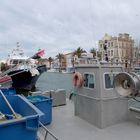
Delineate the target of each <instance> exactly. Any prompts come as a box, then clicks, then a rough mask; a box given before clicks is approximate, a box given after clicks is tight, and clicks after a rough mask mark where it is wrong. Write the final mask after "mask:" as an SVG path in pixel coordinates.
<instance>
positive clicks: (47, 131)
mask: <svg viewBox="0 0 140 140" xmlns="http://www.w3.org/2000/svg"><path fill="white" fill-rule="evenodd" d="M39 124H40V125H41V126H42V127H43V128H44V129H45V131H46V135H45V140H46V138H47V134H48V133H49V134H50V135H51V136H52V137H53V138H54V139H56V140H58V138H57V137H56V136H55V135H54V134H53V133H52V132H50V131H49V130H48V129H47V128H46V127H45V126H44V125H43V124H42V123H41V122H39Z"/></svg>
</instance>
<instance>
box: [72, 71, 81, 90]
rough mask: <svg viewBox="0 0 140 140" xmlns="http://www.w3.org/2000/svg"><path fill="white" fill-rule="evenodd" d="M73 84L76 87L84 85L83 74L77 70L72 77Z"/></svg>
mask: <svg viewBox="0 0 140 140" xmlns="http://www.w3.org/2000/svg"><path fill="white" fill-rule="evenodd" d="M72 84H73V86H75V87H79V88H80V87H82V85H83V77H82V74H81V73H79V72H75V73H74V75H73V78H72Z"/></svg>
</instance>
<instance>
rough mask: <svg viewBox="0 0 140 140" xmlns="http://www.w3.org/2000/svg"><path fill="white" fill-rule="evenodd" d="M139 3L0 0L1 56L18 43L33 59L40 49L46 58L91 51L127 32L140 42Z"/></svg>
mask: <svg viewBox="0 0 140 140" xmlns="http://www.w3.org/2000/svg"><path fill="white" fill-rule="evenodd" d="M139 4H140V2H139V1H138V0H134V1H131V0H123V1H122V0H117V1H114V0H107V1H106V0H94V1H93V0H71V1H69V0H40V1H37V0H30V1H23V0H18V1H17V0H10V1H9V0H1V4H0V21H1V22H0V48H1V51H0V55H1V57H6V56H7V55H8V53H9V52H10V50H12V49H13V48H14V47H15V46H16V42H17V41H19V42H21V44H22V45H23V48H24V50H25V52H26V53H27V54H28V55H30V56H31V55H32V54H33V53H34V52H35V51H36V50H37V49H38V48H43V49H45V50H46V57H49V56H56V55H57V54H58V53H59V52H66V51H73V50H75V49H76V48H78V47H79V46H81V47H82V48H84V49H86V50H89V49H90V48H92V47H94V46H95V44H96V41H97V40H99V39H101V38H102V37H103V35H104V34H105V33H109V34H111V35H117V34H118V33H120V32H121V33H123V32H127V33H130V34H131V35H132V37H133V38H137V39H138V38H140V33H139V32H138V29H139V25H140V17H139V16H140V15H139V13H140V8H139Z"/></svg>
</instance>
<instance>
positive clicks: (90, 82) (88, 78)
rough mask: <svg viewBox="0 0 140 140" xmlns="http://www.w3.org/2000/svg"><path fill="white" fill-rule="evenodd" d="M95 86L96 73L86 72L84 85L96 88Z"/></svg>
mask: <svg viewBox="0 0 140 140" xmlns="http://www.w3.org/2000/svg"><path fill="white" fill-rule="evenodd" d="M94 86H95V76H94V74H89V73H85V74H84V87H87V88H94Z"/></svg>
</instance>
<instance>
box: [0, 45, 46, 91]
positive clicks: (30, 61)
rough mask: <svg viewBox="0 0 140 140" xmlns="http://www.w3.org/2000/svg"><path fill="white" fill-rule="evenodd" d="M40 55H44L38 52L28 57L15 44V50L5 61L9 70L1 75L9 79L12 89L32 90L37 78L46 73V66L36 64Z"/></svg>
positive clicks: (42, 51)
mask: <svg viewBox="0 0 140 140" xmlns="http://www.w3.org/2000/svg"><path fill="white" fill-rule="evenodd" d="M42 55H44V50H39V51H38V52H37V53H36V54H35V55H33V56H32V57H28V56H26V55H25V54H24V51H23V49H21V47H20V45H19V43H17V47H16V49H13V50H12V53H11V54H10V55H9V56H8V59H7V64H8V67H9V69H8V70H6V71H5V72H4V73H2V75H8V76H10V77H11V79H12V82H13V83H12V86H13V87H14V88H16V89H24V90H32V89H34V88H35V84H36V82H37V80H38V78H39V76H40V75H41V74H42V73H43V72H45V71H46V65H38V64H37V59H38V58H40V57H41V56H42Z"/></svg>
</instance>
